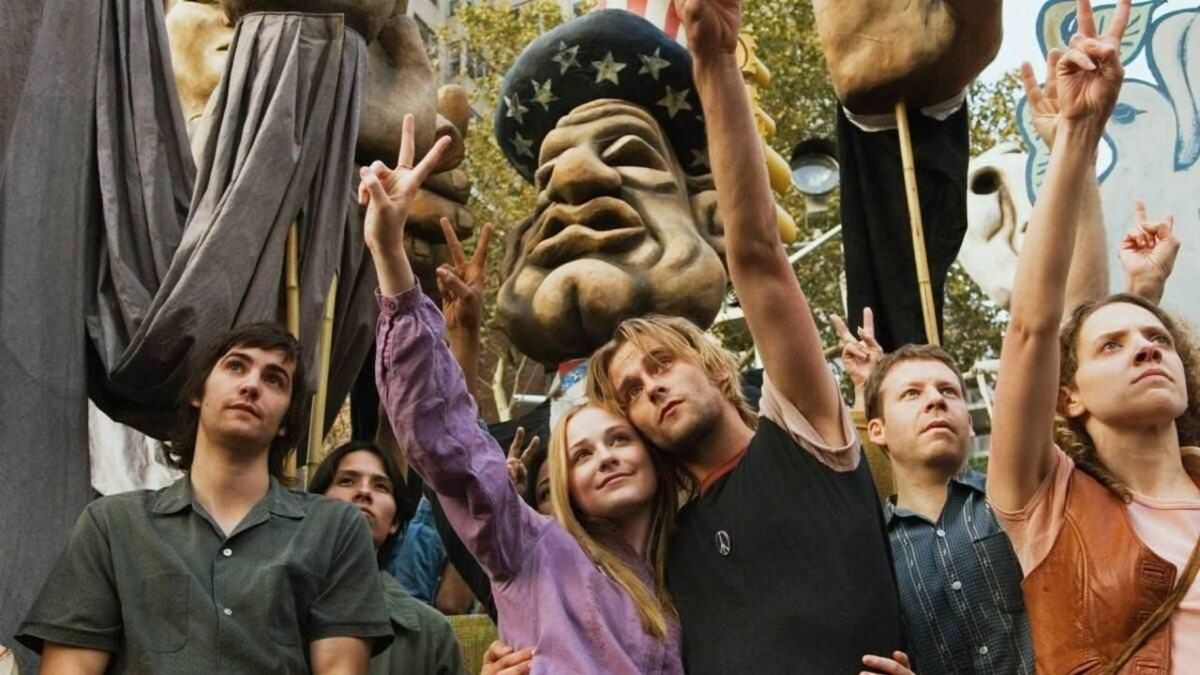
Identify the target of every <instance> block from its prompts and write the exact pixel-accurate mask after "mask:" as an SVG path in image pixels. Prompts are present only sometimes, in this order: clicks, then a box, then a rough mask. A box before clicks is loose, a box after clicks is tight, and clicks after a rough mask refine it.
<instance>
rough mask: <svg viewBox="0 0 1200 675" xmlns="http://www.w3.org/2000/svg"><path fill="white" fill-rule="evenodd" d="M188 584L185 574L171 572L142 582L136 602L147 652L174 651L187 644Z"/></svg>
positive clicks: (147, 578)
mask: <svg viewBox="0 0 1200 675" xmlns="http://www.w3.org/2000/svg"><path fill="white" fill-rule="evenodd" d="M190 581H191V580H190V579H189V577H188V575H186V574H172V573H164V574H154V575H151V576H148V577H144V578H143V579H142V582H141V594H140V595H139V596H138V598H137V600H136V603H137V604H138V605H139V606H140V607H139V611H138V613H139V614H140V615H141V616H142V621H141V624H142V625H141V626H140V627H141V629H142V631H141V632H142V635H143V636H144V639H145V645H146V649H147V650H148V651H151V652H176V651H179V650H180V649H183V646H184V645H185V644H187V639H188V614H189V607H188V600H189V596H190V595H191V588H190Z"/></svg>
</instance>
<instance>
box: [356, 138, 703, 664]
mask: <svg viewBox="0 0 1200 675" xmlns="http://www.w3.org/2000/svg"><path fill="white" fill-rule="evenodd" d="M404 132H405V133H404V141H403V142H402V143H401V147H400V156H399V160H398V163H397V168H396V169H394V170H392V169H389V168H387V167H386V166H385V165H384V164H383V163H381V162H376V163H375V164H373V165H372V166H371V167H370V168H369V169H364V170H363V172H362V185H361V187H360V188H359V199H360V202H362V203H364V204H367V205H368V208H367V217H366V230H365V235H366V241H367V246H368V247H369V248H370V250H371V255H372V258H373V259H374V261H375V269H376V272H377V274H378V278H379V306H380V315H379V326H378V333H377V336H376V340H377V341H376V349H377V353H378V357H377V362H376V382H377V385H378V387H379V392H380V397H381V399H382V400H383V403H384V407H385V409H386V411H387V415H388V419H389V420H390V421H391V424H392V430H393V431H394V432H395V435H396V440H397V441H398V443H399V446H400V447H401V448H404V450H405V452H406V453H407V455H408V459H409V462H410V463H411V465H412V466H413V467H414V468H415V469H416V470H417V471H418V472H419V473H420V474H421V476H422V477H423V478H424V479H425V482H426V483H427V484H428V485H430V486H432V488H433V489H434V490H435V491H436V492H437V494H438V498H439V500H440V501H441V503H442V506H443V508H444V509H445V512H446V516H447V517H448V519H449V520H450V523H451V524H452V525H453V526H454V529H455V531H456V532H457V533H458V534H459V536H460V537H461V538H462V540H463V543H464V544H465V545H466V546H467V547H468V548H469V549H470V550H471V552H472V554H473V555H474V556H475V558H476V559H477V560H478V561H479V563H480V565H482V566H483V568H484V570H486V571H487V573H488V576H489V577H490V578H491V580H492V590H493V594H494V597H495V600H496V608H497V610H498V613H499V617H500V621H499V623H500V635H501V638H502V639H503V640H504V641H505V642H508V643H509V644H518V645H526V646H532V647H533V648H534V649H535V651H536V654H537V656H536V657H535V658H534V662H533V672H534V673H604V674H611V675H619V674H622V673H629V674H631V675H632V674H635V673H636V674H639V675H641V674H653V673H662V674H677V673H683V665H682V663H681V656H680V646H679V624H678V619H677V617H676V615H675V612H674V609H673V608H672V606H671V604H670V601H669V599H668V598H667V597H666V595H665V586H664V584H663V579H662V575H663V572H662V570H663V559H664V554H665V540H666V535H667V533H668V531H669V528H670V523H671V519H672V517H673V515H674V513H675V508H676V504H675V489H674V487H673V485H672V484H671V474H670V472H669V471H660V470H658V467H656V466H655V465H654V461H653V460H652V458H651V454H650V452H649V451H648V449H647V448H646V445H645V443H644V442H643V441H642V439H641V438H640V437H639V436H638V435H637V433H636V432H635V431H634V430H633V428H632V426H630V425H629V423H628V422H626V421H625V420H624V418H622V417H620V416H619V415H613V414H612V413H610V412H608V411H607V410H604V409H602V408H596V407H591V406H588V407H584V408H581V409H578V410H575V411H572V413H571V415H570V416H569V417H568V418H567V421H566V422H564V423H563V424H561V425H560V428H559V429H557V430H556V431H555V434H554V437H555V438H554V440H552V442H551V457H550V460H549V461H550V462H551V463H552V464H551V481H552V488H551V490H552V491H558V498H557V499H556V500H555V501H556V504H555V507H556V508H555V514H556V517H557V518H558V520H551V519H550V518H547V517H546V516H542V515H540V514H538V513H537V512H536V511H534V510H533V509H532V508H531V507H529V506H528V505H527V504H525V502H524V501H523V500H522V499H521V497H520V496H519V495H518V494H517V491H516V489H515V488H514V486H513V484H512V483H511V482H510V480H509V477H508V472H507V469H506V466H505V453H504V451H503V450H501V449H500V448H499V447H498V445H497V444H496V442H495V440H493V439H492V437H491V436H490V435H488V433H487V432H486V431H484V430H483V429H481V428H480V426H479V424H478V422H477V419H478V413H477V411H476V408H475V402H474V400H473V399H472V398H471V396H470V394H469V393H468V391H467V387H466V382H465V380H464V378H463V373H462V370H461V369H460V368H459V366H458V364H457V363H456V362H455V360H454V358H453V357H452V356H451V354H450V351H449V349H448V348H447V347H446V344H445V340H444V335H445V327H446V324H445V320H444V319H443V317H442V314H441V313H440V312H439V311H438V309H437V308H436V307H435V306H434V305H433V303H432V301H430V300H429V299H428V298H427V297H426V296H425V295H424V294H423V293H422V292H421V290H420V288H419V286H418V285H417V283H416V281H415V279H414V277H413V273H412V268H411V267H410V265H409V261H408V257H407V255H406V253H405V249H404V223H405V220H406V217H407V211H408V206H409V204H410V202H411V199H412V196H413V195H414V194H415V193H416V190H417V188H418V186H420V184H421V183H422V182H423V181H424V180H425V178H426V177H427V176H428V175H429V173H430V171H431V170H432V168H433V167H434V166H436V165H437V163H438V161H439V159H440V157H441V154H442V152H443V151H444V150H445V146H446V143H445V140H446V139H442V140H441V141H439V142H438V143H437V144H435V145H434V147H433V149H431V150H430V151H429V154H427V155H426V156H425V157H424V158H423V159H422V160H421V162H420V163H419V164H417V165H416V166H415V167H414V165H413V159H414V154H415V153H414V149H413V144H412V140H411V139H412V137H413V134H412V119H411V117H409V118H406V119H405V129H404ZM449 243H450V245H451V247H452V248H455V247H456V246H457V242H456V241H452V242H449ZM455 253H456V255H455V258H456V261H457V263H458V270H457V273H456V271H455V270H453V269H451V268H447V267H443V268H442V269H439V270H438V276H439V282H440V283H439V286H442V290H443V293H444V294H449V295H450V296H452V297H451V300H452V302H453V299H454V298H453V296H455V295H463V294H469V293H470V291H469V289H468V287H467V285H466V284H465V283H464V281H463V278H461V277H460V275H466V274H467V273H472V274H474V275H478V274H479V273H480V272H481V268H482V264H481V261H482V259H481V256H479V255H477V256H476V257H475V259H473V260H472V261H470V262H469V263H468V262H466V261H465V260H464V259H463V257H462V256H461V251H460V250H456V251H455ZM471 266H474V267H475V269H474V270H471V269H468V267H471ZM556 449H557V453H556Z"/></svg>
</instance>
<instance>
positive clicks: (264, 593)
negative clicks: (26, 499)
mask: <svg viewBox="0 0 1200 675" xmlns="http://www.w3.org/2000/svg"><path fill="white" fill-rule="evenodd" d="M378 569H379V568H378V565H377V563H376V559H375V552H374V549H373V547H372V542H371V535H370V532H369V530H368V528H367V525H366V522H365V520H364V519H363V517H362V515H361V514H360V513H359V512H358V511H357V510H356V509H354V507H352V506H351V505H349V504H347V503H344V502H339V501H335V500H332V499H327V498H325V497H322V496H319V495H311V494H307V493H301V492H293V491H291V490H287V489H285V488H283V487H282V486H280V485H279V484H278V483H277V482H276V481H275V480H274V479H272V480H271V487H270V490H269V491H268V492H267V495H266V496H265V497H263V499H262V500H261V501H259V503H258V504H256V505H255V506H254V508H253V509H251V510H250V513H249V514H247V515H246V517H245V518H244V519H243V520H242V522H241V523H239V524H238V526H237V528H236V529H235V530H234V531H233V533H232V534H230V535H229V536H228V537H226V536H225V535H224V534H223V533H222V532H221V529H220V528H219V527H218V526H217V525H216V523H215V522H214V521H213V519H212V518H211V517H210V516H209V515H208V514H207V513H206V512H205V511H204V509H203V507H201V506H200V505H199V504H198V503H196V502H195V500H194V499H193V497H192V491H191V484H190V482H189V480H188V477H187V476H184V477H183V478H181V479H180V480H178V481H176V482H175V483H174V484H172V485H171V486H169V487H166V488H163V489H162V490H158V491H149V490H142V491H139V492H129V493H125V494H120V495H113V496H111V497H103V498H101V499H98V500H96V501H94V502H92V503H91V504H89V505H88V507H87V508H86V509H85V510H84V512H83V514H82V515H80V517H79V521H78V522H77V523H76V525H75V530H74V532H73V533H72V534H71V539H70V541H69V542H68V544H67V550H66V551H65V552H64V553H63V555H62V556H61V557H60V558H59V560H58V563H57V564H56V565H55V567H54V570H53V571H52V572H51V574H50V577H49V579H47V581H46V583H45V585H44V586H43V587H42V591H41V594H40V595H39V597H38V599H37V601H36V602H35V603H34V606H33V609H31V610H30V612H29V615H28V616H27V617H26V619H25V622H24V623H23V624H22V625H21V627H20V629H19V635H18V636H17V639H18V640H20V641H21V643H22V644H24V645H26V646H28V647H30V648H31V649H35V650H38V651H40V650H41V646H42V642H43V641H47V640H48V641H51V642H57V643H61V644H65V645H72V646H77V647H86V648H91V649H101V650H104V651H109V652H113V658H112V660H111V661H110V663H109V667H108V671H107V672H108V673H148V672H152V673H181V674H182V673H197V674H199V673H204V674H205V675H207V674H209V673H307V672H308V671H309V668H308V645H309V643H310V642H312V641H314V640H320V639H322V638H328V637H361V638H365V639H368V640H371V641H372V642H373V649H372V652H373V653H378V652H379V651H381V650H382V649H384V648H385V647H386V646H387V645H388V643H389V642H390V641H391V637H392V626H391V623H390V621H389V620H388V611H387V607H386V605H385V603H384V595H383V586H382V585H381V583H380V579H379V572H378Z"/></svg>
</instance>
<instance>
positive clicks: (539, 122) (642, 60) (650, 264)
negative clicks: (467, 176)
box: [495, 10, 726, 364]
mask: <svg viewBox="0 0 1200 675" xmlns="http://www.w3.org/2000/svg"><path fill="white" fill-rule="evenodd" d="M502 93H503V96H502V102H501V105H500V106H499V107H498V108H497V110H496V118H495V119H496V124H495V128H496V138H497V141H498V142H499V144H500V147H501V148H502V149H503V151H504V153H505V155H506V156H507V158H508V160H509V162H510V163H511V164H512V165H513V167H515V168H516V169H517V171H518V172H519V173H520V174H521V175H522V176H523V177H524V178H525V179H526V180H528V181H530V182H532V183H533V184H534V187H535V189H536V190H537V206H536V209H535V211H534V213H533V216H532V217H531V218H529V219H528V220H527V221H525V222H523V223H522V224H521V225H520V226H519V227H517V228H516V229H515V230H514V231H513V232H512V233H511V234H510V236H509V243H508V251H507V254H506V260H505V265H504V277H505V278H504V281H503V283H502V285H501V287H500V292H499V297H498V299H497V305H496V306H497V322H498V324H499V327H500V328H501V330H503V331H504V332H505V334H507V335H508V337H509V339H510V340H511V341H512V343H513V344H514V345H515V346H516V347H517V348H518V349H519V350H521V351H522V352H523V353H525V354H527V355H528V356H530V357H532V358H534V359H536V360H538V361H540V362H542V363H547V364H553V363H558V362H561V361H565V360H567V359H571V358H576V357H582V356H585V355H587V354H589V353H590V352H591V351H593V350H594V349H596V348H597V347H599V346H600V345H602V344H603V343H605V342H606V341H608V340H609V338H611V337H612V334H613V330H614V329H615V328H616V326H617V324H618V323H619V322H620V321H621V320H622V319H625V318H627V317H630V316H638V315H643V314H647V313H659V314H669V315H674V316H683V317H686V318H688V319H691V320H692V321H694V322H696V323H697V324H699V325H701V326H707V325H708V324H709V323H711V322H712V320H713V318H714V317H715V316H716V314H717V311H718V310H719V309H720V307H721V301H722V298H723V296H724V293H725V283H726V278H725V270H724V267H723V266H722V264H721V259H720V256H719V255H718V253H717V251H718V250H720V246H721V237H720V231H721V228H720V225H719V223H718V222H717V218H716V201H715V192H714V191H713V190H712V181H711V177H710V176H709V175H708V171H709V169H708V166H707V158H706V155H705V151H704V148H705V136H704V122H703V118H702V117H701V115H700V103H699V100H698V99H697V97H696V94H695V85H694V84H693V82H692V66H691V59H690V57H689V56H688V53H687V51H686V50H685V49H684V48H683V47H682V46H680V45H679V44H678V43H676V42H675V41H673V40H671V39H670V38H669V37H667V35H666V34H665V33H663V32H662V31H661V30H660V29H659V28H657V27H656V26H654V25H653V24H651V23H649V22H648V21H646V20H645V19H642V18H641V17H638V16H636V15H634V14H631V13H628V12H625V11H622V10H604V11H596V12H591V13H589V14H586V15H584V16H582V17H580V18H578V19H575V20H573V21H570V22H567V23H565V24H562V25H560V26H558V27H557V28H555V29H553V30H551V31H549V32H548V33H546V34H544V35H542V36H541V37H539V38H538V39H537V40H535V41H534V42H532V43H531V44H530V45H529V46H528V47H527V48H526V49H525V51H524V52H523V53H522V54H521V55H520V57H518V59H517V61H516V63H515V64H514V65H513V67H512V69H511V70H510V71H509V72H508V74H507V76H506V77H505V79H504V84H503V92H502Z"/></svg>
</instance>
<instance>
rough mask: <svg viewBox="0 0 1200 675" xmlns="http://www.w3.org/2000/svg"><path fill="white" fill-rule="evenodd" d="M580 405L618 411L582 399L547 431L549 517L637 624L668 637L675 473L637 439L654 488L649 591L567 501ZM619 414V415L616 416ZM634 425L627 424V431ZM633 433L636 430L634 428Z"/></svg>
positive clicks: (672, 615)
mask: <svg viewBox="0 0 1200 675" xmlns="http://www.w3.org/2000/svg"><path fill="white" fill-rule="evenodd" d="M584 408H600V409H603V410H607V411H609V412H611V413H613V414H616V415H621V412H620V411H619V410H614V409H613V408H612V407H610V406H606V405H598V404H594V403H587V402H584V403H582V404H580V405H577V406H575V407H574V408H571V409H570V410H568V411H567V412H566V413H564V414H563V416H562V419H560V420H559V421H558V424H557V425H555V427H554V430H553V431H552V432H551V433H550V444H549V448H548V454H549V456H548V457H547V458H546V461H547V462H549V467H550V468H549V472H550V505H551V509H552V512H553V515H554V519H555V520H557V521H558V522H559V524H560V525H562V526H563V528H564V529H565V530H566V531H567V532H569V533H570V534H571V536H572V537H574V538H575V541H578V542H579V546H580V547H581V548H582V549H583V552H584V553H585V554H587V557H588V558H589V559H591V561H592V562H594V563H595V564H596V566H597V567H599V568H600V570H601V571H602V572H603V573H604V574H605V576H607V577H608V578H609V579H612V580H613V581H614V582H616V584H617V585H618V586H620V587H621V589H622V590H624V591H625V594H626V595H628V596H629V599H630V600H632V601H633V604H634V606H635V607H637V612H638V617H639V618H640V619H641V622H642V628H643V629H645V631H646V632H647V633H649V634H650V635H653V636H654V637H656V638H658V639H660V640H661V639H664V638H666V636H667V631H668V626H669V625H670V620H671V619H674V618H676V617H677V616H678V614H677V613H676V611H675V604H674V603H673V602H672V601H671V597H670V595H669V594H668V593H667V585H666V560H667V542H668V539H669V538H670V534H671V529H672V528H673V527H674V524H675V512H676V510H677V509H678V506H679V505H678V497H677V488H676V486H675V481H674V475H675V472H674V471H672V470H671V469H670V468H668V467H667V466H665V465H664V464H663V463H662V461H661V459H660V458H659V456H658V453H656V452H654V451H653V450H652V449H651V447H650V445H649V444H648V443H646V441H645V438H642V443H643V444H644V445H645V446H646V450H647V452H648V453H649V455H650V461H651V462H652V463H653V465H654V471H655V474H656V475H657V480H656V486H655V488H656V492H655V494H654V499H653V505H652V509H653V513H652V515H651V521H650V540H649V541H648V542H647V544H646V552H647V554H648V555H649V558H650V566H651V568H652V569H653V571H654V586H655V588H654V589H650V588H647V587H646V584H645V583H644V582H643V581H642V578H641V577H640V576H639V575H638V573H637V572H636V571H635V570H634V569H633V568H632V567H631V566H630V565H629V564H628V563H627V562H625V561H624V560H623V559H621V557H620V556H618V555H617V554H616V553H614V552H613V551H611V550H610V549H609V548H608V547H607V546H605V545H604V544H602V543H600V541H598V540H597V539H596V538H595V536H593V534H592V532H591V531H590V530H589V529H588V527H587V525H586V524H585V523H586V522H587V519H586V517H585V516H583V514H581V513H580V512H579V511H578V510H577V509H576V508H575V505H574V502H573V501H572V500H571V494H570V489H569V487H568V486H569V485H570V467H569V461H568V457H567V449H568V448H567V424H569V423H570V421H571V419H572V418H574V417H575V415H576V414H578V413H579V412H580V411H581V410H583V409H584ZM621 416H622V417H623V415H621ZM632 427H633V425H632V424H631V425H630V428H631V429H632ZM634 433H637V431H636V430H634ZM639 437H640V435H639Z"/></svg>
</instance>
